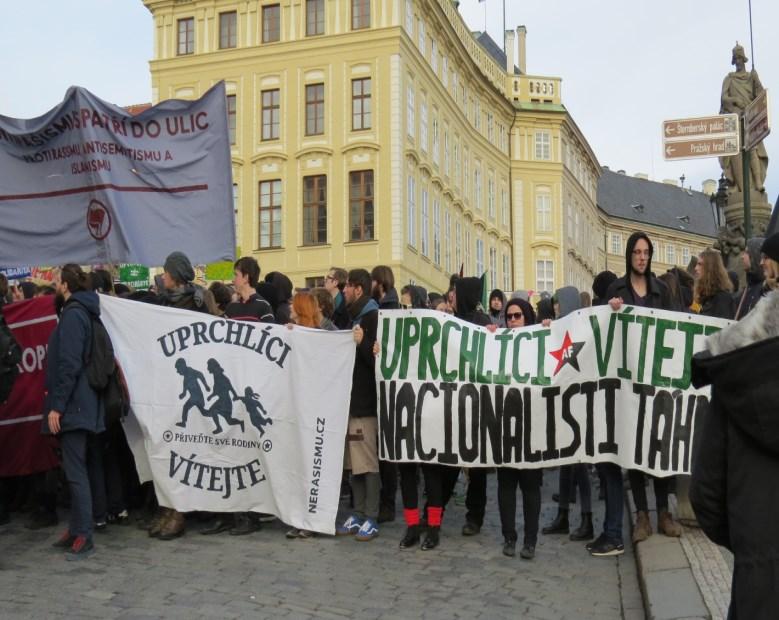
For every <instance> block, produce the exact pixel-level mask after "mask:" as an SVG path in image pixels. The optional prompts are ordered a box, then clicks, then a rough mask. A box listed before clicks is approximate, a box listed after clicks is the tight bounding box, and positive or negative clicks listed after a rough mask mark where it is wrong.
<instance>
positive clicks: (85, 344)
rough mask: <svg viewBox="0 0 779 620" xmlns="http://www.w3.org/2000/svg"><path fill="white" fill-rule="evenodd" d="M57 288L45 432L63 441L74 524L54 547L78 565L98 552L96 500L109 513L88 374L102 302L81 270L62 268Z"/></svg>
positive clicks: (99, 426) (99, 409) (100, 424)
mask: <svg viewBox="0 0 779 620" xmlns="http://www.w3.org/2000/svg"><path fill="white" fill-rule="evenodd" d="M55 284H56V289H57V297H58V303H61V304H62V314H61V317H60V321H59V324H58V325H57V327H56V328H55V329H54V332H53V333H52V335H51V338H50V339H49V348H48V365H47V368H46V397H45V409H44V410H45V411H48V414H47V416H46V419H45V420H44V423H45V429H44V430H48V431H49V432H50V433H51V434H53V435H57V436H58V437H59V440H60V447H61V449H62V468H63V470H64V472H65V477H66V478H67V481H68V487H69V489H70V498H71V510H70V525H69V526H68V529H67V531H66V532H65V533H64V534H63V535H62V536H61V537H60V539H59V540H58V541H57V542H56V543H54V546H55V547H58V548H61V549H65V550H66V554H65V556H66V559H68V560H80V559H83V558H86V557H89V556H90V555H92V554H93V553H94V544H93V541H92V533H93V531H94V526H93V521H92V515H93V499H94V500H95V508H96V510H95V512H96V513H99V512H100V511H102V512H103V514H104V513H105V483H104V480H103V470H102V463H101V462H100V447H99V442H98V433H101V432H103V431H104V430H105V415H104V411H103V406H102V401H101V399H100V397H99V395H98V393H97V391H96V390H95V389H94V388H93V387H92V386H91V385H90V381H89V378H88V373H87V360H88V359H89V357H90V355H91V353H92V351H91V349H92V334H93V321H95V320H96V319H98V318H99V316H100V302H99V300H98V296H97V294H96V293H95V292H94V291H92V290H91V285H90V281H89V277H88V276H87V274H86V273H84V271H82V269H81V267H79V266H78V265H73V264H68V265H65V266H64V267H62V269H61V271H60V273H59V275H58V276H57V277H56V279H55ZM58 307H59V306H58ZM93 493H94V494H95V496H94V497H93ZM101 504H102V505H101Z"/></svg>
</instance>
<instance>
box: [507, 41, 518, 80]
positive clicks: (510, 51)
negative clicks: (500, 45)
mask: <svg viewBox="0 0 779 620" xmlns="http://www.w3.org/2000/svg"><path fill="white" fill-rule="evenodd" d="M514 36H515V35H514V31H513V30H506V41H505V43H506V73H508V74H509V75H514V50H516V49H517V48H516V45H515V42H514Z"/></svg>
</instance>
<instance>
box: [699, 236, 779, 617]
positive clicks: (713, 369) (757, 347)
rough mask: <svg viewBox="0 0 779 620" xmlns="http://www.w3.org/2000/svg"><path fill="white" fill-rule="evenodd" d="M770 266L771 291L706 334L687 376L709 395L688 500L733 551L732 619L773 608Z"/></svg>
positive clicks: (777, 305)
mask: <svg viewBox="0 0 779 620" xmlns="http://www.w3.org/2000/svg"><path fill="white" fill-rule="evenodd" d="M772 239H773V241H771V240H772ZM769 242H771V243H769ZM766 244H767V245H766ZM762 252H763V254H764V259H763V261H764V262H765V261H768V260H771V261H776V259H778V258H779V235H775V236H774V237H769V238H768V239H767V240H766V241H765V242H764V243H763V246H762ZM771 256H773V257H774V258H765V257H771ZM773 266H774V267H776V263H775V262H774V265H773ZM777 274H779V271H773V272H772V275H771V276H770V277H771V278H772V279H773V283H771V284H770V285H769V286H770V288H771V289H772V292H769V293H767V294H766V295H765V296H764V297H762V298H761V299H760V300H759V301H758V302H757V304H756V305H755V307H754V308H753V309H752V311H751V312H749V314H747V315H746V316H745V317H744V318H743V319H742V320H741V321H740V322H738V323H734V324H733V325H731V326H729V327H726V328H725V329H723V330H722V331H720V332H719V333H716V334H714V335H712V336H710V337H709V338H708V340H707V342H706V349H707V351H706V352H705V353H701V354H698V355H696V356H695V357H694V358H693V363H692V368H693V370H692V373H693V374H692V379H693V384H694V385H695V387H697V388H700V387H703V386H705V385H709V384H711V402H710V408H709V411H708V414H707V415H706V417H705V418H704V422H703V429H702V432H701V436H700V437H699V438H697V439H696V446H697V450H696V452H695V456H694V458H693V465H692V482H691V486H690V500H691V502H692V506H693V508H694V510H695V515H696V517H697V520H698V524H699V525H700V526H701V528H702V529H703V531H704V532H705V533H706V535H707V536H708V537H709V538H710V539H711V540H712V541H713V542H715V543H716V544H718V545H721V546H723V547H726V548H727V549H729V550H730V551H731V552H732V553H733V557H734V562H733V567H734V568H733V582H732V587H731V601H730V610H729V613H728V618H729V619H732V620H743V619H745V618H748V619H749V620H769V619H773V618H775V617H776V610H777V608H779V589H777V575H779V539H777V537H776V532H775V527H776V523H777V519H778V518H779V486H778V485H777V484H776V481H777V480H779V417H777V415H776V412H777V410H779V390H777V388H776V360H777V359H778V358H779V339H777V336H779V320H778V319H779V292H777V291H776V290H775V289H776V275H777Z"/></svg>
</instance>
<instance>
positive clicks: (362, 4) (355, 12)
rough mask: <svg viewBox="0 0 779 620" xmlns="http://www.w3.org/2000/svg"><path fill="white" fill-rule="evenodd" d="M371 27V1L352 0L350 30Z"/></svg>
mask: <svg viewBox="0 0 779 620" xmlns="http://www.w3.org/2000/svg"><path fill="white" fill-rule="evenodd" d="M370 27H371V0H352V30H360V29H361V28H370Z"/></svg>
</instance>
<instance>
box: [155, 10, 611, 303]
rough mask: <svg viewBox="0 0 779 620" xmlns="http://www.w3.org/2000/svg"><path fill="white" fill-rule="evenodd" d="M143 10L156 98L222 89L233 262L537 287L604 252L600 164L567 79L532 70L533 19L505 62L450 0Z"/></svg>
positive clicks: (318, 274) (294, 272) (310, 275)
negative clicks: (482, 278) (378, 268)
mask: <svg viewBox="0 0 779 620" xmlns="http://www.w3.org/2000/svg"><path fill="white" fill-rule="evenodd" d="M144 4H145V5H146V6H147V8H148V9H149V10H150V12H151V13H152V15H153V17H154V28H155V37H154V41H155V47H154V58H153V60H152V61H151V63H150V65H151V74H152V93H153V99H154V102H155V103H156V102H158V101H160V100H162V99H168V98H184V99H187V98H195V97H198V96H200V95H201V94H202V93H204V92H205V91H206V90H207V89H208V88H209V87H210V86H212V85H213V84H215V83H216V82H218V81H219V80H225V82H226V88H227V96H228V116H229V126H230V133H231V135H230V139H231V144H232V164H233V181H234V197H235V211H236V228H237V231H236V232H237V239H238V243H239V247H238V252H239V253H241V254H252V255H255V256H256V257H257V258H258V260H259V261H260V263H261V265H262V268H263V271H265V272H267V271H272V270H279V271H283V272H284V273H287V274H288V275H289V276H290V277H291V278H292V279H293V282H294V283H295V284H296V285H298V286H302V285H312V284H316V283H318V282H321V279H322V277H323V275H324V274H325V273H326V271H327V269H328V268H329V267H330V266H332V265H337V266H346V267H348V268H351V267H357V266H365V267H371V266H373V265H376V264H388V265H391V266H392V267H393V269H394V270H395V273H396V279H397V281H398V282H399V283H401V284H403V283H406V282H414V283H418V284H421V285H423V286H426V287H427V288H429V289H431V290H443V289H445V288H446V286H447V283H448V279H449V275H450V274H451V273H455V272H458V271H459V270H460V266H461V265H462V266H463V271H464V273H465V274H466V275H480V274H481V273H483V272H485V271H486V272H487V273H488V274H489V282H490V284H491V286H497V287H500V288H503V289H506V290H512V289H531V290H542V289H551V288H553V287H555V286H559V285H561V284H562V282H563V280H564V279H565V278H567V277H568V275H569V274H570V273H576V274H581V278H582V280H583V279H584V278H585V274H586V276H587V277H589V276H590V275H594V273H596V272H597V270H598V268H599V266H600V265H601V264H602V263H603V261H604V260H605V259H604V255H603V254H602V253H600V250H598V251H594V250H592V248H598V247H602V245H603V244H595V243H591V242H590V241H591V239H590V236H591V235H593V234H595V222H596V221H597V216H596V213H597V209H596V202H595V189H594V188H595V185H596V183H597V175H598V171H599V166H598V163H597V160H596V159H595V156H594V155H593V153H592V151H591V149H590V148H589V145H588V144H587V142H586V140H585V139H584V137H583V136H582V134H581V132H580V131H579V130H578V128H577V127H576V125H575V123H574V122H573V120H572V119H571V117H570V115H569V114H568V113H567V111H566V110H565V108H564V106H563V105H562V99H561V93H560V80H559V79H558V78H548V77H543V76H531V75H528V74H527V72H526V70H525V63H526V59H525V51H524V47H525V46H524V38H525V30H524V27H520V28H518V29H517V31H516V35H515V33H514V32H513V31H512V32H508V33H507V52H508V54H504V53H503V52H502V51H501V50H500V48H499V47H498V46H497V45H495V43H494V42H493V41H492V40H491V39H489V37H488V36H487V35H485V34H481V33H472V32H471V31H470V30H469V29H468V28H467V26H466V24H465V22H464V21H463V19H462V17H461V16H460V15H459V13H458V12H457V9H456V6H455V4H454V3H452V2H451V0H256V1H248V2H247V1H246V0H242V1H236V0H144ZM515 36H516V38H515ZM515 57H516V60H517V62H518V64H519V66H518V67H517V66H516V65H515ZM577 222H578V224H577Z"/></svg>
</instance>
